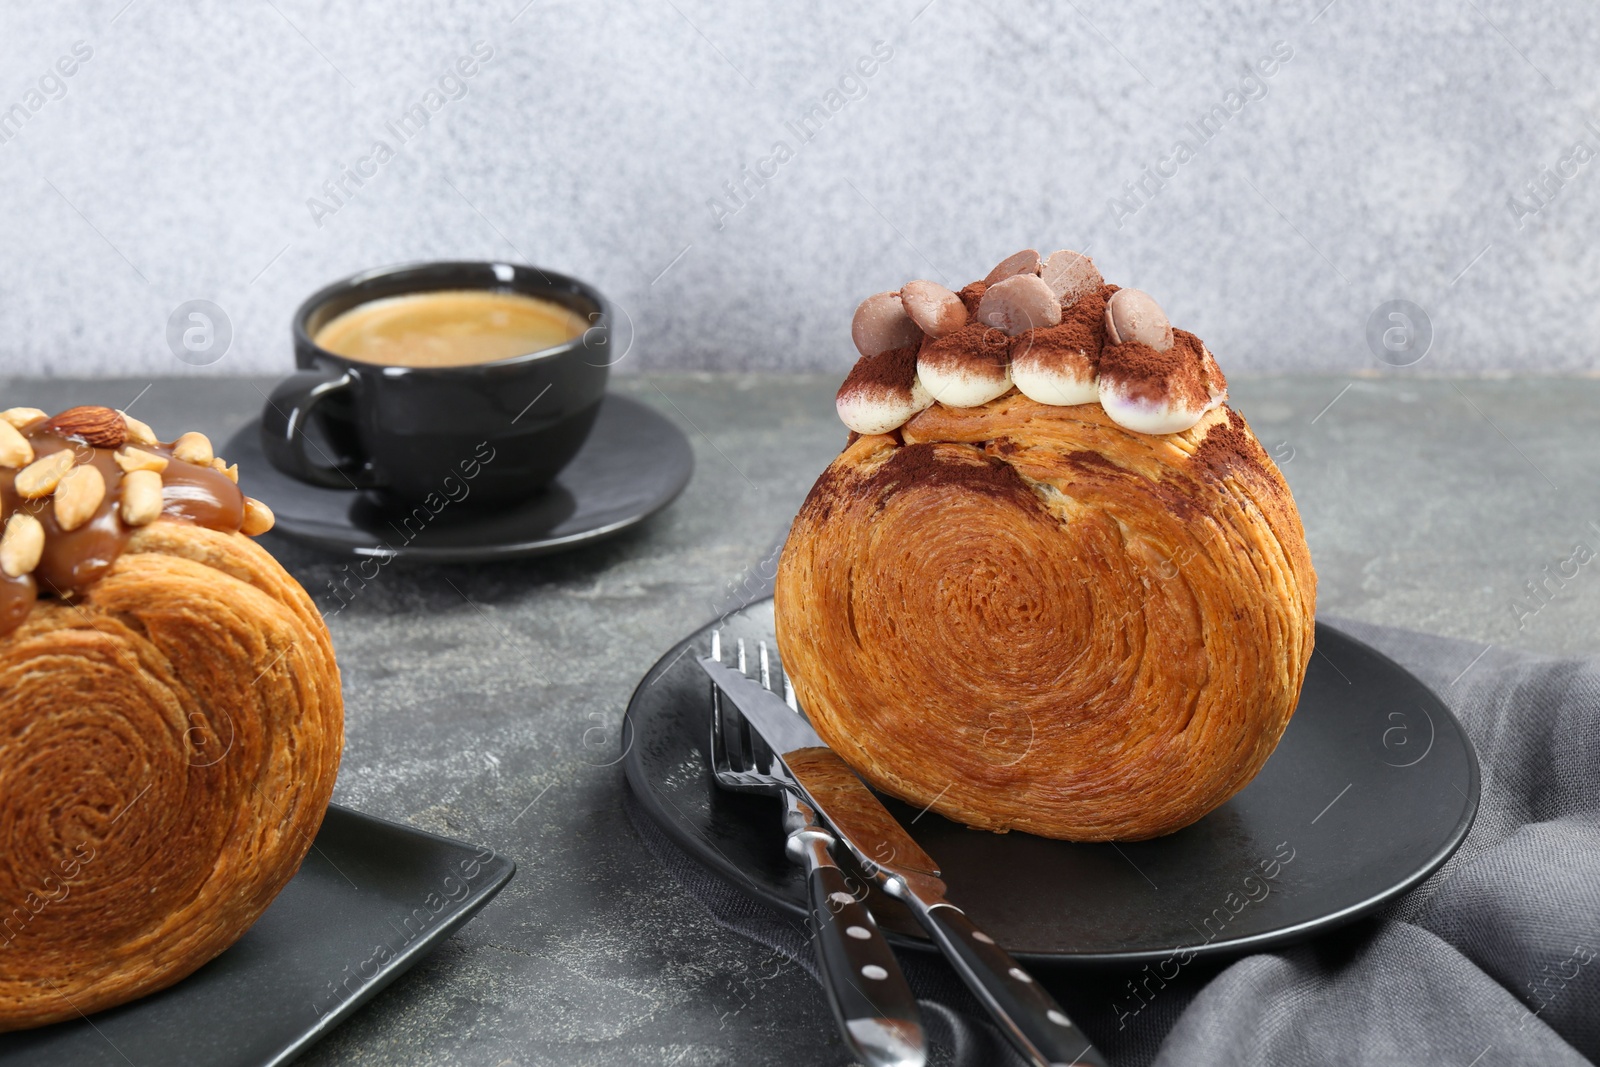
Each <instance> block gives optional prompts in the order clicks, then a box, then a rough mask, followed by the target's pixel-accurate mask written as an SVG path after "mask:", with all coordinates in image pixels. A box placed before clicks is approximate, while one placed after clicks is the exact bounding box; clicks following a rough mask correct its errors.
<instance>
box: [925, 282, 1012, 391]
mask: <svg viewBox="0 0 1600 1067" xmlns="http://www.w3.org/2000/svg"><path fill="white" fill-rule="evenodd" d="M968 288H971V287H970V286H969V287H968ZM1010 352H1011V338H1009V337H1007V336H1006V334H1005V331H1004V330H997V329H995V328H994V327H992V326H985V325H984V324H983V323H981V322H969V323H967V324H966V325H965V326H963V327H961V329H959V330H957V331H956V332H955V333H949V334H945V335H944V336H943V337H937V338H935V337H927V338H924V339H923V341H922V351H921V353H919V354H918V357H917V358H918V359H921V360H923V361H925V362H926V363H927V364H928V365H929V366H930V367H937V368H939V369H941V370H955V369H961V370H965V371H967V372H969V373H972V374H986V375H993V376H994V377H995V378H1000V377H1001V376H1003V375H1004V374H1005V372H1006V367H1008V366H1009V365H1010V363H1011V354H1010Z"/></svg>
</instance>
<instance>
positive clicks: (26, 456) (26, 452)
mask: <svg viewBox="0 0 1600 1067" xmlns="http://www.w3.org/2000/svg"><path fill="white" fill-rule="evenodd" d="M32 462H33V445H31V444H29V443H28V439H27V438H26V437H24V436H22V431H21V430H19V429H17V428H16V427H15V426H13V425H11V424H10V423H9V422H5V421H4V420H0V467H26V466H27V465H28V464H30V463H32Z"/></svg>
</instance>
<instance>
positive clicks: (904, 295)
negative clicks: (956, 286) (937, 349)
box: [900, 281, 967, 337]
mask: <svg viewBox="0 0 1600 1067" xmlns="http://www.w3.org/2000/svg"><path fill="white" fill-rule="evenodd" d="M900 303H901V304H902V305H904V306H905V309H906V314H907V315H910V316H911V321H912V322H914V323H916V324H917V326H918V327H920V328H921V330H922V332H923V333H925V334H927V335H928V336H929V337H943V336H944V335H945V334H947V333H954V332H955V331H957V330H959V329H961V327H963V326H965V325H966V324H967V305H965V304H963V303H962V302H961V298H960V297H959V296H957V295H956V294H955V293H952V292H951V291H950V290H948V289H946V288H945V287H944V286H942V285H940V284H939V283H938V282H925V281H915V282H907V283H906V286H905V288H904V289H901V290H900Z"/></svg>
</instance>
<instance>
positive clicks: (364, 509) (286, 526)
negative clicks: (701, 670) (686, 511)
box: [220, 393, 694, 563]
mask: <svg viewBox="0 0 1600 1067" xmlns="http://www.w3.org/2000/svg"><path fill="white" fill-rule="evenodd" d="M220 454H221V455H224V456H227V457H228V461H229V462H230V463H238V464H239V468H240V470H242V471H245V472H246V474H245V476H244V483H243V488H244V490H245V491H246V492H247V493H249V494H250V495H251V496H253V497H255V498H257V499H258V500H261V501H263V502H264V503H265V504H266V505H267V506H268V507H270V508H271V509H272V511H273V513H274V514H275V515H276V516H277V520H278V521H277V524H276V525H275V526H274V527H273V532H274V533H280V534H283V535H284V536H285V537H290V538H293V539H294V540H296V541H303V542H305V543H307V544H310V545H315V546H316V547H318V548H323V549H327V550H329V551H331V552H338V553H341V554H348V555H355V556H373V557H379V558H388V559H407V560H418V561H425V562H429V563H477V562H485V561H491V560H502V559H517V558H520V557H523V556H539V555H544V554H545V553H548V552H559V551H561V550H563V549H567V548H573V547H575V546H578V545H583V544H588V543H589V542H591V541H598V540H601V539H602V538H606V537H610V536H612V535H613V534H616V533H620V532H621V531H623V530H626V529H628V528H629V527H630V526H634V525H637V524H638V523H640V522H643V521H644V520H645V519H646V518H648V517H649V516H651V515H653V514H655V513H656V512H657V511H660V510H661V509H662V508H664V507H666V506H667V505H668V504H670V503H671V502H672V500H673V498H674V497H676V496H677V495H678V494H679V493H680V492H682V491H683V487H684V486H685V485H687V484H688V483H689V475H690V474H691V473H693V471H694V455H693V453H692V452H691V451H690V449H689V441H688V439H687V438H686V437H684V435H683V431H681V430H679V429H678V428H677V426H675V425H673V424H672V423H671V422H670V421H668V420H667V419H666V418H665V417H664V416H662V415H661V414H659V413H657V412H656V411H655V410H654V409H652V408H650V407H648V406H646V405H644V404H641V403H639V402H638V401H637V400H630V399H628V398H627V397H625V396H617V395H616V394H614V393H613V394H608V395H607V396H606V398H605V401H604V402H603V403H602V404H601V407H600V416H599V418H598V419H597V420H596V421H595V425H594V430H593V431H592V432H591V433H590V434H589V439H588V440H587V441H586V442H584V445H583V448H582V449H581V450H580V451H579V452H578V454H577V455H576V456H575V457H573V460H572V462H571V463H569V464H568V465H567V467H566V469H564V470H563V471H562V472H561V473H560V475H558V476H557V477H556V480H555V481H554V482H552V483H551V484H550V485H549V486H548V487H547V488H546V489H544V490H543V491H542V492H540V493H539V494H538V495H537V496H534V497H532V498H530V499H529V500H527V501H526V502H525V503H522V504H519V505H517V506H515V507H512V508H507V509H504V510H497V511H492V512H483V511H474V510H472V509H471V508H469V507H467V506H464V505H458V504H453V503H450V502H444V503H443V504H442V505H441V506H439V507H438V510H437V512H433V511H430V510H428V509H427V508H421V509H418V510H414V511H411V512H394V511H386V510H384V509H382V508H380V507H379V506H378V505H377V504H375V503H374V502H373V501H372V499H371V498H370V497H368V496H366V495H365V494H362V493H360V492H357V491H356V490H354V489H320V488H318V487H316V486H314V485H307V484H305V483H304V482H301V481H299V480H297V479H295V478H291V477H290V476H289V475H287V474H285V473H283V472H282V471H280V470H278V469H277V468H276V467H274V466H273V465H272V464H271V463H269V462H267V458H266V456H265V455H264V454H263V453H262V450H261V422H260V420H259V419H256V420H252V421H251V422H250V423H249V424H248V425H247V426H245V428H244V429H242V430H240V431H239V432H238V433H236V434H234V435H233V437H232V439H230V440H229V441H228V443H227V444H226V445H224V446H223V448H222V450H221V453H220Z"/></svg>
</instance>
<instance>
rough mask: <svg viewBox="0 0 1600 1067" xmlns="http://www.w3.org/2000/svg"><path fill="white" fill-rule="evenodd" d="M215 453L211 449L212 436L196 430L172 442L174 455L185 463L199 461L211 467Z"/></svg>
mask: <svg viewBox="0 0 1600 1067" xmlns="http://www.w3.org/2000/svg"><path fill="white" fill-rule="evenodd" d="M214 455H215V453H214V452H212V451H211V438H209V437H207V436H206V435H205V434H203V433H197V432H196V431H194V430H190V431H189V432H188V433H186V434H184V435H183V436H182V437H180V438H178V439H177V440H176V441H174V442H172V457H173V458H174V459H181V460H183V461H184V462H185V463H197V464H199V465H200V466H202V467H209V466H210V465H211V460H212V458H213V456H214Z"/></svg>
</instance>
